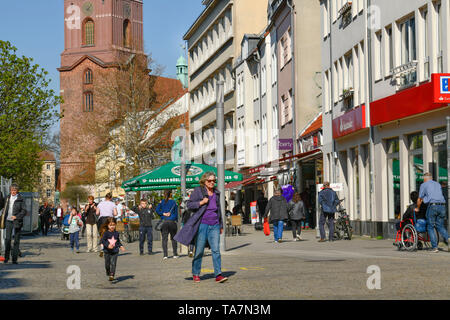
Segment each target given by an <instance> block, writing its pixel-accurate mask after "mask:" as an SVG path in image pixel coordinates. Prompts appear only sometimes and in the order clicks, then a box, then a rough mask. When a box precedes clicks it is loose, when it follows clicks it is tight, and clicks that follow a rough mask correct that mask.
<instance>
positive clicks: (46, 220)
mask: <svg viewBox="0 0 450 320" xmlns="http://www.w3.org/2000/svg"><path fill="white" fill-rule="evenodd" d="M51 218H52V212H51V208H50V206H49V205H48V203H47V202H44V205H43V206H41V207H40V208H39V219H41V231H42V235H43V236H46V235H47V234H48V229H49V226H50V219H51Z"/></svg>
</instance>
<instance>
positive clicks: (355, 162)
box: [320, 0, 450, 237]
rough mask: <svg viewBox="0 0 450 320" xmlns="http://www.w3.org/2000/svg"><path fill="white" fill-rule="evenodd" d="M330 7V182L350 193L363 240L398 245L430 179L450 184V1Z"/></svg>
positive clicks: (325, 39) (334, 0)
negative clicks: (449, 138) (405, 218)
mask: <svg viewBox="0 0 450 320" xmlns="http://www.w3.org/2000/svg"><path fill="white" fill-rule="evenodd" d="M320 4H321V16H322V19H321V21H322V29H321V31H322V36H321V38H322V76H323V77H322V78H323V91H322V97H323V106H324V113H323V136H324V147H323V154H324V176H325V180H330V181H331V182H340V183H343V186H344V191H343V192H341V193H340V197H341V198H345V202H344V204H345V206H346V208H347V209H348V211H349V213H350V217H351V220H352V224H353V226H354V229H355V231H356V233H357V234H362V235H371V236H383V237H393V236H394V234H395V226H394V225H395V219H396V218H397V217H398V216H399V215H402V214H403V213H404V211H405V209H406V206H407V205H408V204H409V203H410V200H409V194H410V192H411V191H414V190H416V191H418V189H419V187H420V184H421V182H422V181H423V173H425V172H427V171H428V172H431V173H433V175H434V179H435V180H437V181H439V182H441V183H442V184H443V185H445V184H447V183H448V181H447V177H444V175H443V174H442V172H444V170H443V169H444V167H446V163H444V159H447V151H446V147H445V148H444V145H445V143H446V135H445V134H443V133H444V132H445V116H448V115H450V108H449V104H448V103H449V101H450V98H448V99H447V96H446V95H447V94H446V92H445V90H444V91H443V90H442V88H440V85H441V84H442V83H443V82H442V81H445V76H446V74H445V72H449V67H450V52H449V50H448V49H449V45H450V34H449V33H448V30H449V27H450V5H449V1H447V0H438V1H432V0H396V1H389V0H357V1H342V0H320ZM368 13H370V16H369V18H367V14H368ZM366 30H369V31H368V32H367V33H366ZM369 62H370V63H369ZM439 89H441V90H439ZM371 137H372V141H373V143H370V142H371V140H370V138H371ZM445 162H446V160H445ZM445 172H446V170H445Z"/></svg>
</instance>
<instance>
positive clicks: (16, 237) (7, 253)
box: [5, 221, 21, 262]
mask: <svg viewBox="0 0 450 320" xmlns="http://www.w3.org/2000/svg"><path fill="white" fill-rule="evenodd" d="M5 222H6V225H5V227H6V230H5V231H6V239H5V260H9V256H10V253H11V240H12V232H13V230H14V246H13V251H12V261H13V262H17V257H18V256H19V245H20V229H21V228H14V223H13V222H12V221H5Z"/></svg>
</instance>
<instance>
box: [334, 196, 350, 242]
mask: <svg viewBox="0 0 450 320" xmlns="http://www.w3.org/2000/svg"><path fill="white" fill-rule="evenodd" d="M344 200H345V198H344V199H342V200H339V208H338V210H337V213H338V214H339V215H338V217H337V219H336V222H335V224H334V237H335V238H336V239H338V240H341V239H345V240H352V236H353V228H352V226H351V225H350V217H349V215H348V214H347V210H346V209H345V208H344V207H343V206H342V202H343V201H344Z"/></svg>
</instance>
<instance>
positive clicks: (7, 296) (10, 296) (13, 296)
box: [0, 293, 32, 300]
mask: <svg viewBox="0 0 450 320" xmlns="http://www.w3.org/2000/svg"><path fill="white" fill-rule="evenodd" d="M29 299H32V298H31V296H29V295H27V294H26V293H0V300H29Z"/></svg>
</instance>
